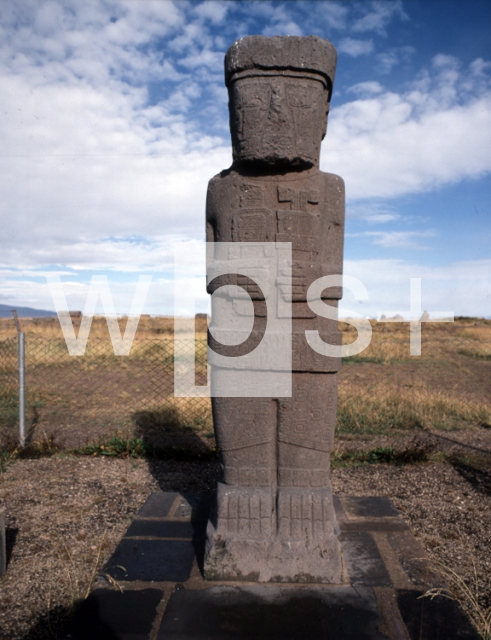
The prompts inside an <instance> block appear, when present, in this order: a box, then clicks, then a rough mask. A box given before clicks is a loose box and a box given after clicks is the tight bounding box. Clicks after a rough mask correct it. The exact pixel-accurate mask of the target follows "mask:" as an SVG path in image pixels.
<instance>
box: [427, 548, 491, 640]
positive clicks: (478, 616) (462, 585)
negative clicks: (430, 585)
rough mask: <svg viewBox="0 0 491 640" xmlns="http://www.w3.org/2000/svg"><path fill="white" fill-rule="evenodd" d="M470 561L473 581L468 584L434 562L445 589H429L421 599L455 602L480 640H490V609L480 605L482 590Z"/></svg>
mask: <svg viewBox="0 0 491 640" xmlns="http://www.w3.org/2000/svg"><path fill="white" fill-rule="evenodd" d="M471 560H472V567H473V580H472V582H471V583H470V584H469V581H466V580H465V579H464V578H463V577H462V576H461V575H460V574H459V573H458V572H457V571H454V570H453V569H452V568H450V567H449V566H447V565H445V564H443V563H442V562H438V561H436V560H434V561H433V562H434V564H435V565H436V566H437V569H438V571H439V572H440V573H441V574H443V576H444V577H445V581H446V583H447V584H448V585H449V586H448V587H447V588H434V589H429V590H428V591H426V593H425V594H424V595H423V596H420V597H421V598H430V599H431V600H433V598H437V597H443V598H449V599H451V600H456V601H457V602H459V604H460V605H461V606H462V608H463V609H465V611H466V612H467V613H468V615H469V617H470V618H471V620H472V622H473V623H474V625H475V627H476V629H477V630H478V633H479V635H480V636H481V638H482V640H491V607H489V606H485V605H483V604H482V595H483V594H482V589H481V587H480V584H479V576H478V571H477V568H476V562H475V560H474V558H471Z"/></svg>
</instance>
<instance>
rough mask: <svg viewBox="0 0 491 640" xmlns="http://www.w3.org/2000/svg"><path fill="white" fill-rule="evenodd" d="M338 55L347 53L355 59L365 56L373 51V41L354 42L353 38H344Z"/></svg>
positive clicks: (339, 46) (338, 47)
mask: <svg viewBox="0 0 491 640" xmlns="http://www.w3.org/2000/svg"><path fill="white" fill-rule="evenodd" d="M337 50H338V53H347V54H348V55H349V56H352V57H353V58H357V57H358V56H363V55H367V54H369V53H371V52H372V51H373V42H372V40H354V39H353V38H343V39H342V40H341V42H340V43H339V44H338V46H337Z"/></svg>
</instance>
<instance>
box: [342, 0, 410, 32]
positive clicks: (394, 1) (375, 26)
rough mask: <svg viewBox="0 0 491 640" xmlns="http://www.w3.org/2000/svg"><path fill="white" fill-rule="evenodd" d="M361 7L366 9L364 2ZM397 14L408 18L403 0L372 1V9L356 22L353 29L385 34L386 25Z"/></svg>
mask: <svg viewBox="0 0 491 640" xmlns="http://www.w3.org/2000/svg"><path fill="white" fill-rule="evenodd" d="M360 7H363V9H365V7H364V4H361V5H360ZM395 16H398V17H399V18H401V19H402V20H405V19H407V15H406V14H405V13H404V10H403V8H402V1H401V0H374V1H372V2H370V9H369V10H368V11H367V12H366V13H365V14H364V15H363V16H362V17H361V18H359V19H358V20H356V21H355V22H354V24H353V26H352V30H353V31H354V32H365V31H376V32H377V33H379V34H380V35H385V27H386V26H387V25H388V24H389V22H390V21H391V20H392V18H394V17H395Z"/></svg>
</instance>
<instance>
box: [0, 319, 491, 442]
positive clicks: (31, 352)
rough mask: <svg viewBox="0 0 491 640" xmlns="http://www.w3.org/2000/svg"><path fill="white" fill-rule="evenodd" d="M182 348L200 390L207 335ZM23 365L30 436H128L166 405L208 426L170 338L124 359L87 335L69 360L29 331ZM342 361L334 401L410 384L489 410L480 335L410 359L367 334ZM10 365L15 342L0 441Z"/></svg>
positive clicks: (11, 401) (485, 344)
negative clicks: (184, 394)
mask: <svg viewBox="0 0 491 640" xmlns="http://www.w3.org/2000/svg"><path fill="white" fill-rule="evenodd" d="M352 335H353V337H355V336H356V334H352ZM352 339H353V338H350V334H349V332H347V333H345V334H343V341H344V343H347V342H351V341H352ZM189 349H190V350H191V349H194V350H195V363H196V369H195V383H196V384H197V385H204V384H206V382H207V364H206V339H205V338H204V337H200V338H196V339H195V340H194V344H193V341H192V340H191V339H190V340H189ZM25 360H26V372H25V381H26V424H27V429H28V430H29V429H30V430H31V432H32V431H33V430H35V429H37V430H38V431H39V430H40V429H44V430H45V431H48V430H49V431H51V432H53V430H57V429H58V430H61V431H62V432H63V433H64V434H65V435H67V434H68V435H69V436H70V437H69V438H68V439H69V441H73V443H80V442H81V441H90V440H93V439H95V438H97V437H100V436H101V434H106V435H107V434H109V433H115V432H118V431H119V432H125V431H126V432H128V431H131V430H132V429H133V428H134V426H135V423H137V422H138V416H139V415H140V416H141V415H142V412H147V415H148V412H149V411H157V410H162V408H166V407H167V408H169V407H170V408H173V410H175V411H177V412H178V413H179V414H180V416H181V422H182V423H183V424H188V425H190V426H191V427H195V428H200V429H205V430H209V431H210V430H211V429H212V420H211V403H210V400H209V398H176V397H174V341H173V337H172V336H169V335H166V336H164V337H155V338H145V339H138V338H137V339H135V341H134V342H133V346H132V348H131V351H130V354H129V355H128V356H124V357H121V356H115V355H114V351H113V347H112V344H111V341H110V340H109V339H106V338H91V339H89V341H88V343H87V348H86V351H85V355H84V356H70V354H69V352H68V349H67V346H66V343H65V341H64V340H63V339H62V338H56V339H55V338H50V339H47V338H44V337H39V336H36V335H27V336H26V354H25ZM344 362H345V365H346V366H345V367H343V370H342V373H341V384H340V398H341V404H342V402H343V401H344V400H343V397H344V398H345V400H346V398H348V400H349V399H350V397H351V396H352V395H353V393H354V392H355V391H356V393H357V394H358V395H359V394H360V389H361V390H363V389H366V394H367V398H368V394H369V393H370V389H371V390H372V401H373V389H374V388H375V387H376V386H377V385H378V390H377V391H376V394H377V395H378V397H379V398H380V397H381V396H383V395H384V394H385V395H386V396H388V395H390V394H391V393H392V394H393V395H394V394H396V395H397V394H399V396H400V395H401V394H403V395H405V397H406V398H410V397H411V393H413V395H414V393H415V388H417V390H418V393H419V394H420V396H421V393H426V395H428V389H429V388H434V390H436V391H435V393H437V395H438V394H440V396H441V394H442V393H443V394H444V395H445V394H446V397H447V399H448V398H454V399H455V398H457V399H458V398H460V399H461V400H462V402H465V403H466V404H467V405H469V403H470V404H472V403H474V405H475V406H479V407H481V409H480V410H479V411H480V412H481V413H479V411H478V412H477V413H476V412H474V413H476V415H481V414H482V411H483V410H482V407H483V406H486V405H487V406H488V407H489V406H491V387H490V375H489V374H490V367H491V344H490V341H489V340H488V339H486V340H482V339H479V336H477V337H472V336H452V335H447V336H445V337H443V335H436V334H435V333H434V332H433V333H431V332H430V333H428V334H427V335H425V334H424V333H423V338H422V355H421V357H420V358H413V357H410V353H409V339H408V337H407V336H406V337H401V336H400V334H399V335H394V334H393V333H390V332H387V333H384V332H374V334H373V337H372V341H371V343H370V346H369V347H368V348H367V349H366V350H365V351H364V352H362V353H361V354H359V355H357V356H353V357H351V358H346V359H344ZM358 364H364V365H369V366H370V365H372V370H371V373H370V375H371V376H373V379H372V378H370V377H369V381H368V382H367V380H366V379H363V375H362V374H361V373H359V369H360V368H359V367H358V368H357V367H353V366H351V365H358ZM385 364H391V365H394V366H393V367H391V368H388V367H383V371H384V376H382V374H381V370H382V368H380V367H379V368H377V367H376V365H385ZM373 365H375V369H373ZM397 365H400V366H397ZM17 369H18V363H17V340H16V339H15V338H9V339H6V340H2V341H0V385H1V394H0V436H2V434H5V433H7V432H9V433H12V429H13V428H15V426H16V424H17V420H18V386H17ZM355 370H356V371H358V373H356V375H355V374H354V373H353V372H354V371H355ZM389 370H390V376H389V377H387V376H386V375H385V374H386V372H387V371H389ZM357 376H358V378H357ZM418 376H419V377H418ZM365 377H366V376H365ZM382 378H383V379H382ZM418 380H419V382H418ZM382 388H383V390H381V389H382ZM343 393H344V396H343ZM362 395H363V394H362ZM360 397H361V396H360ZM435 398H436V396H435ZM367 401H368V400H367ZM437 404H438V403H437ZM447 404H448V403H447ZM474 405H473V406H474ZM469 415H470V416H472V415H474V414H473V413H472V412H470V413H469ZM483 415H484V414H483Z"/></svg>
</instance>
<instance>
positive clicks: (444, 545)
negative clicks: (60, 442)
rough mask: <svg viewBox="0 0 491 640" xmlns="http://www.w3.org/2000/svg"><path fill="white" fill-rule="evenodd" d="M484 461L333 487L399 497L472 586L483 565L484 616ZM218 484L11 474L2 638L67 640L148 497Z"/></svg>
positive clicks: (163, 468)
mask: <svg viewBox="0 0 491 640" xmlns="http://www.w3.org/2000/svg"><path fill="white" fill-rule="evenodd" d="M488 434H489V430H483V434H482V438H481V441H480V442H481V445H482V446H483V447H487V446H488V444H491V443H490V438H489V436H488ZM477 435H478V434H476V436H477ZM372 445H373V443H372ZM450 446H457V445H455V444H450ZM490 451H491V448H490ZM480 456H481V457H480V458H479V464H475V463H473V462H472V458H469V457H468V458H466V459H464V458H458V459H457V458H456V459H455V461H454V462H453V463H452V464H451V463H449V462H431V463H425V464H416V465H408V466H402V467H398V466H393V465H383V464H377V465H361V466H348V467H335V468H334V469H333V472H332V480H333V487H334V491H335V492H336V493H338V494H349V495H359V496H361V495H385V496H388V497H390V498H391V499H392V500H393V502H394V504H395V505H396V506H397V508H398V509H400V510H401V512H402V515H403V517H404V518H405V519H406V521H407V522H408V524H409V525H410V527H411V529H412V531H413V532H414V534H415V535H416V537H417V538H418V539H419V540H420V541H421V542H422V544H423V546H424V547H425V548H426V549H427V551H428V553H429V555H430V557H431V558H432V559H434V560H435V561H438V562H441V563H443V564H444V565H445V566H447V567H449V568H451V569H454V570H455V571H456V572H457V573H458V574H459V575H461V576H462V577H463V578H465V579H466V580H467V581H468V582H469V584H471V583H472V582H473V575H474V573H473V572H474V569H473V562H474V563H475V567H476V572H477V591H478V593H479V604H480V606H481V607H483V608H485V607H489V606H491V557H490V554H489V549H491V455H488V456H486V455H484V454H482V452H481V453H480ZM476 460H477V459H476ZM217 474H218V465H217V464H216V463H183V462H180V463H176V462H162V461H145V460H143V459H109V458H101V457H59V456H55V457H52V458H41V459H37V460H17V461H15V462H14V463H12V464H11V465H9V466H8V468H7V470H6V472H5V473H4V474H3V476H2V478H1V484H0V503H1V504H3V505H4V506H5V507H6V516H7V534H8V550H9V565H8V571H7V574H6V576H5V577H4V578H3V579H1V580H0V619H1V620H2V622H1V627H0V628H1V632H0V638H1V639H2V640H7V639H8V640H13V639H19V640H20V639H21V638H22V639H23V640H31V639H35V638H56V637H58V634H59V632H60V629H61V627H62V623H63V620H64V619H66V617H67V615H68V614H69V612H70V607H71V605H72V604H73V602H74V601H75V600H77V599H78V598H83V597H84V596H85V595H86V593H87V590H88V589H89V588H90V585H91V582H92V580H93V579H94V577H95V576H96V575H97V571H98V570H99V569H100V567H101V566H102V564H103V563H104V562H105V561H106V560H107V559H108V558H109V557H110V555H111V553H112V552H113V550H114V548H115V547H116V545H117V543H118V542H119V540H120V538H121V536H122V535H123V533H124V531H125V530H126V528H127V527H128V525H129V523H130V522H131V518H132V515H133V514H134V513H136V512H137V510H138V509H139V508H140V506H141V505H142V504H143V502H144V501H145V499H146V498H147V496H148V495H149V493H150V492H152V491H158V490H164V491H169V490H173V491H209V490H212V489H213V488H214V486H215V483H216V478H217ZM464 604H466V603H465V602H464ZM466 606H467V608H468V611H469V612H470V613H471V614H475V611H473V610H472V608H470V607H469V605H468V603H467V605H466Z"/></svg>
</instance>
